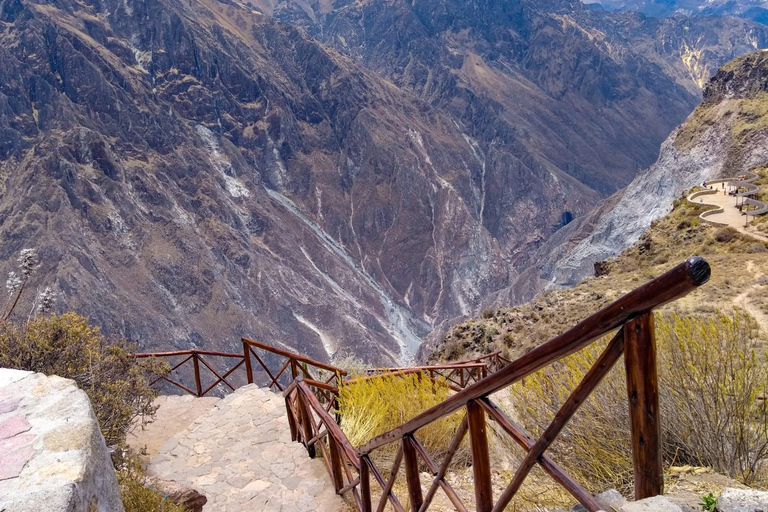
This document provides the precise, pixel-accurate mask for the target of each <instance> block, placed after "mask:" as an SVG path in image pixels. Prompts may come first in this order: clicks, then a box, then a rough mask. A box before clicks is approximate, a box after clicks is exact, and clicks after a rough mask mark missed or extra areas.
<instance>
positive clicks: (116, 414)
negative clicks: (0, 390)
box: [0, 313, 167, 445]
mask: <svg viewBox="0 0 768 512" xmlns="http://www.w3.org/2000/svg"><path fill="white" fill-rule="evenodd" d="M134 348H135V347H133V346H132V345H130V344H129V343H127V342H125V341H121V340H115V341H108V340H107V339H106V338H104V336H102V335H101V333H100V332H99V329H98V328H97V327H92V326H90V325H88V321H87V320H86V319H85V318H83V317H81V316H79V315H77V314H75V313H65V314H63V315H51V316H41V317H38V318H35V319H32V320H30V321H29V322H23V323H12V322H3V323H0V366H2V367H6V368H16V369H19V370H29V371H36V372H41V373H44V374H46V375H59V376H61V377H67V378H70V379H73V380H74V381H75V382H77V385H78V386H79V387H80V388H81V389H83V390H84V391H85V392H86V393H87V394H88V397H89V398H90V399H91V404H92V405H93V409H94V412H95V413H96V417H97V418H98V419H99V425H100V426H101V431H102V434H104V439H105V440H106V442H107V444H108V445H110V444H120V443H122V442H123V440H124V439H125V435H126V432H127V431H128V428H129V426H130V424H131V422H132V421H133V419H134V418H135V417H136V416H137V415H142V416H144V417H149V416H150V415H151V414H152V413H153V412H154V408H153V407H152V400H153V399H154V397H155V396H156V395H157V392H156V391H155V390H153V389H151V388H150V387H149V385H148V383H147V380H146V378H145V372H147V371H149V370H151V371H152V372H160V374H162V373H163V372H164V371H167V368H165V367H164V365H162V364H160V363H159V362H157V361H151V360H143V361H140V360H137V359H135V358H134V357H133V356H132V355H131V354H132V352H133V350H134Z"/></svg>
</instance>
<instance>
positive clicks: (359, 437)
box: [339, 374, 466, 468]
mask: <svg viewBox="0 0 768 512" xmlns="http://www.w3.org/2000/svg"><path fill="white" fill-rule="evenodd" d="M450 392H451V390H450V388H449V387H448V385H447V383H446V382H445V381H443V380H440V379H438V380H436V381H435V382H433V381H432V380H430V379H429V378H428V377H426V376H424V375H422V374H408V375H381V376H375V377H363V378H359V379H358V380H352V381H350V382H347V383H346V384H344V385H343V386H342V387H341V388H340V389H339V413H340V415H341V428H342V430H343V431H344V433H345V434H346V435H347V437H348V438H349V441H350V442H351V443H352V445H354V446H359V445H361V444H363V443H365V442H367V441H369V440H370V439H372V438H373V437H375V436H377V435H379V434H382V433H384V432H386V431H388V430H390V429H392V428H395V427H397V426H399V425H401V424H402V423H404V422H406V421H408V420H409V419H411V418H413V417H414V416H416V415H417V414H419V413H421V412H423V411H425V410H426V409H428V408H429V407H431V406H433V405H436V404H438V403H440V402H442V401H443V400H445V399H446V398H448V396H449V395H450ZM460 423H461V415H460V413H456V414H453V415H451V416H449V417H447V418H444V419H442V420H439V421H437V422H434V423H432V424H430V425H428V426H426V427H425V428H423V429H421V430H419V431H418V432H417V433H416V437H417V438H418V440H419V441H420V442H421V443H422V445H424V447H425V448H426V450H427V452H429V454H430V455H432V456H435V457H437V458H438V459H441V458H442V456H443V454H444V453H445V451H446V450H447V448H448V445H449V444H450V442H451V440H452V439H453V436H454V434H455V433H456V431H457V429H458V427H459V424H460ZM396 449H397V446H396V445H391V446H389V447H385V448H382V449H380V450H377V451H376V452H374V454H373V455H374V459H375V460H376V462H377V463H381V464H382V465H383V466H384V467H387V468H388V467H389V466H390V465H391V462H392V459H393V458H394V455H395V450H396ZM462 458H463V460H466V456H465V455H461V454H457V456H456V458H455V459H454V460H455V461H459V460H462Z"/></svg>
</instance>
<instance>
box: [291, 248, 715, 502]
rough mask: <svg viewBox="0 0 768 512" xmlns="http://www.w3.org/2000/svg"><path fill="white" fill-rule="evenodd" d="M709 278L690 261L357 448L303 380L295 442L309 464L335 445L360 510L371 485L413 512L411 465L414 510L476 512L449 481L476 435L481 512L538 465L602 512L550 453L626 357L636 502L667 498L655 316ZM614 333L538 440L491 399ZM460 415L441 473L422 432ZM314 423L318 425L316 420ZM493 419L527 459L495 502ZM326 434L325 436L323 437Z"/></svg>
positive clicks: (294, 388) (335, 462)
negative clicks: (463, 447) (400, 491)
mask: <svg viewBox="0 0 768 512" xmlns="http://www.w3.org/2000/svg"><path fill="white" fill-rule="evenodd" d="M709 276H710V268H709V264H708V263H707V262H706V261H705V260H703V259H702V258H699V257H693V258H690V259H688V260H687V261H685V262H683V263H681V264H680V265H678V266H676V267H674V268H673V269H671V270H670V271H669V272H667V273H665V274H663V275H662V276H659V277H657V278H656V279H653V280H652V281H650V282H648V283H646V284H645V285H643V286H641V287H640V288H637V289H636V290H634V291H632V292H630V293H629V294H627V295H625V296H624V297H622V298H620V299H619V300H617V301H616V302H614V303H612V304H610V305H608V306H607V307H605V308H603V309H602V310H600V311H598V312H596V313H595V314H593V315H591V316H590V317H588V318H587V319H585V320H583V321H582V322H580V323H578V324H577V325H576V326H574V327H573V328H571V329H570V330H568V331H566V332H565V333H563V334H561V335H560V336H557V337H555V338H553V339H552V340H550V341H548V342H547V343H545V344H543V345H541V346H539V347H538V348H536V349H534V350H532V351H530V352H528V353H527V354H525V355H523V356H522V357H520V358H518V359H517V360H515V361H511V362H508V363H506V365H505V366H504V367H503V368H501V369H499V370H498V371H496V372H494V373H491V374H489V375H488V376H487V377H485V378H483V379H481V380H479V381H478V382H475V383H473V384H471V385H469V386H468V387H466V388H464V389H462V390H461V391H458V392H457V393H456V394H454V395H453V396H451V397H449V398H448V399H446V400H445V401H443V402H441V403H440V404H437V405H436V406H434V407H431V408H430V409H427V410H426V411H424V412H423V413H421V414H419V415H418V416H416V417H415V418H413V419H411V420H410V421H407V422H406V423H404V424H402V425H400V426H399V427H397V428H395V429H393V430H391V431H389V432H386V433H384V434H381V435H379V436H377V437H375V438H374V439H372V440H370V441H369V442H368V443H366V444H365V445H363V446H361V447H359V448H358V449H357V450H354V449H353V448H352V447H351V446H350V443H349V441H348V439H347V438H346V436H345V435H344V433H343V432H342V430H341V429H340V428H339V427H338V425H336V424H335V423H334V422H333V419H332V418H331V417H330V415H329V414H328V413H327V412H324V409H323V408H322V407H320V406H319V403H317V402H315V399H316V397H315V396H314V394H313V392H312V391H311V389H310V386H309V384H308V383H307V382H305V381H304V380H303V379H302V378H301V377H298V378H297V379H296V380H295V381H294V382H293V383H292V384H291V385H290V386H289V387H288V388H287V389H286V392H285V397H286V408H287V412H288V416H289V418H292V420H291V421H292V422H293V423H292V427H291V432H292V434H293V435H294V439H295V440H297V441H300V442H302V443H303V444H304V445H305V446H307V449H308V450H309V453H310V456H314V455H315V450H314V445H315V444H317V443H318V441H319V440H320V439H323V440H327V444H328V450H325V443H326V441H323V444H321V445H320V446H321V450H323V454H324V458H325V460H326V464H327V467H328V469H329V474H330V475H331V477H332V478H333V481H334V485H335V486H336V489H337V492H338V493H339V494H344V493H347V492H350V491H351V492H352V493H353V495H354V499H355V504H356V505H357V509H358V510H359V511H360V512H372V511H373V510H374V508H373V505H374V504H373V502H372V492H371V485H372V480H373V482H375V483H376V484H378V485H379V486H380V487H381V495H380V499H379V501H378V504H377V506H376V509H375V510H376V511H377V512H382V511H383V510H384V508H385V507H386V505H387V504H389V505H391V506H392V507H393V508H394V510H395V511H397V512H405V511H406V508H405V507H404V506H403V505H402V503H403V501H401V499H400V498H398V497H397V496H396V495H395V493H394V492H393V489H394V481H395V478H396V476H397V474H398V472H399V471H400V468H401V466H404V467H405V469H404V471H405V482H406V484H407V500H408V501H407V503H409V508H410V511H412V512H416V511H419V512H423V511H426V510H427V509H428V508H429V506H430V504H431V503H432V500H433V499H434V496H435V494H436V492H437V491H438V490H442V491H443V492H444V493H445V495H446V496H447V497H448V499H449V500H450V501H451V502H452V503H453V505H454V506H455V507H456V509H457V510H459V511H467V510H469V508H468V507H467V506H466V505H465V504H464V503H463V501H462V499H461V498H460V496H459V494H458V493H457V492H456V490H455V489H453V488H452V487H451V485H450V484H449V482H448V481H446V479H445V474H446V471H447V469H448V467H449V465H450V463H451V460H452V458H453V457H454V455H455V454H456V452H457V450H458V447H459V445H460V444H461V442H462V440H463V439H464V438H465V437H466V436H469V444H470V448H471V454H472V471H473V482H474V490H475V493H474V494H475V503H474V505H475V510H476V511H477V512H500V511H502V510H504V508H505V507H506V506H507V505H508V504H509V502H510V500H511V499H512V498H513V497H514V495H515V493H516V492H517V491H518V489H519V488H520V486H521V485H522V484H523V482H524V481H525V479H526V477H527V476H528V474H529V473H530V471H531V469H532V468H533V466H534V465H536V464H538V465H539V466H540V467H541V468H542V469H543V470H544V471H545V472H546V473H548V474H549V475H550V476H551V477H552V478H553V479H554V480H555V481H556V482H558V483H559V484H560V485H561V486H562V487H563V488H565V489H566V490H567V491H568V492H570V493H571V494H572V495H573V496H574V498H576V500H577V501H579V502H580V503H581V504H582V505H583V506H584V507H585V508H586V509H587V510H589V511H590V512H596V511H597V510H599V509H600V505H599V504H598V503H597V501H596V500H595V499H594V497H592V495H591V494H590V493H589V492H588V491H587V490H586V489H584V487H582V486H581V485H580V484H579V483H578V482H577V481H576V480H575V479H574V478H573V477H571V476H570V475H569V474H568V473H567V472H566V471H565V470H564V469H563V468H562V467H560V466H559V465H558V464H557V463H556V462H554V461H553V460H551V459H550V458H549V456H547V455H546V450H547V448H548V447H549V446H550V445H551V444H552V442H553V441H554V440H555V439H556V438H557V436H558V434H559V433H560V432H562V429H563V428H564V427H565V425H566V424H567V422H568V420H569V419H570V418H571V417H572V416H573V414H574V413H575V412H576V411H577V410H578V409H579V407H580V405H581V404H583V403H584V401H585V400H586V399H587V397H588V396H589V395H590V393H591V392H592V391H593V390H594V389H595V388H596V387H597V385H598V384H599V383H600V381H601V380H602V379H603V378H604V377H605V375H607V374H608V372H609V371H610V370H611V368H612V367H613V366H614V365H615V364H616V362H617V361H618V359H619V358H620V357H621V355H622V354H623V355H624V364H625V367H626V370H627V396H628V399H629V409H630V419H631V433H630V435H631V440H632V453H633V465H634V473H635V498H636V499H642V498H646V497H649V496H654V495H658V494H662V492H663V479H662V476H663V475H662V459H661V439H660V431H661V430H660V420H659V414H658V413H659V398H658V380H657V375H656V348H655V339H654V329H653V310H654V309H655V308H657V307H659V306H661V305H663V304H665V303H667V302H670V301H672V300H676V299H678V298H680V297H682V296H684V295H685V294H687V293H688V292H690V291H691V290H693V289H694V288H696V287H697V286H700V285H702V284H704V283H705V282H706V281H708V280H709ZM614 331H616V332H615V334H614V335H613V337H612V339H611V341H610V342H609V343H608V346H607V347H606V349H605V350H604V351H603V353H602V354H601V355H600V357H599V358H598V359H597V360H596V361H595V363H594V365H593V366H592V368H591V369H590V370H589V371H588V372H587V373H586V375H585V376H584V378H583V380H582V381H581V383H579V384H578V386H577V387H576V388H575V389H574V390H573V391H572V393H571V395H570V396H569V398H568V399H567V400H566V402H565V403H564V404H563V406H562V407H561V409H560V411H559V412H558V413H557V414H556V415H555V418H554V419H553V420H552V423H551V424H550V425H549V426H548V427H547V429H546V430H545V431H544V434H543V435H542V436H541V437H540V438H539V439H533V438H531V437H530V436H529V435H528V434H526V433H525V432H524V431H523V429H521V428H520V427H519V426H517V425H516V424H515V423H514V422H513V421H512V420H511V419H510V418H509V417H508V416H507V415H506V414H505V413H504V412H503V411H502V410H501V409H500V408H499V407H498V406H497V405H496V404H494V403H493V401H492V400H491V399H490V398H489V395H491V394H492V393H495V392H497V391H499V390H501V389H503V388H506V387H508V386H510V385H511V384H513V383H515V382H517V381H519V380H521V379H522V378H524V377H526V376H528V375H530V374H532V373H534V372H536V371H538V370H540V369H541V368H543V367H545V366H547V365H549V364H552V363H554V362H556V361H558V360H560V359H562V358H563V357H565V356H567V355H569V354H572V353H574V352H576V351H578V350H581V349H583V348H584V347H586V346H587V345H589V344H590V343H592V342H593V341H595V340H597V339H598V338H601V337H602V336H604V335H606V334H609V333H611V332H614ZM403 370H404V369H403ZM302 411H303V412H302ZM457 411H463V420H462V422H461V424H460V426H459V428H458V429H457V431H456V433H455V435H454V437H453V439H452V441H451V443H450V446H449V448H448V452H447V455H446V456H445V458H444V460H443V462H442V463H441V464H440V466H438V465H437V464H435V462H434V460H433V459H432V458H431V456H430V455H429V454H428V453H427V451H426V449H425V448H424V446H423V445H422V444H421V443H420V442H419V440H418V431H419V429H421V428H423V427H425V426H426V425H428V424H430V423H432V422H435V421H437V420H440V419H442V418H445V417H446V416H448V415H450V414H453V413H456V412H457ZM315 417H317V418H319V419H318V420H316V419H315ZM488 419H490V420H491V421H493V422H495V423H496V424H497V425H498V426H499V427H500V429H501V431H502V432H503V433H505V434H506V435H508V436H510V437H511V438H512V440H514V441H515V442H516V443H518V444H520V445H521V446H522V447H523V449H524V450H525V451H526V452H527V454H526V456H525V458H524V459H523V462H522V463H521V464H520V466H519V467H518V468H517V471H516V472H515V474H514V475H513V476H512V478H511V480H510V482H509V484H508V485H507V487H506V488H505V489H504V490H503V491H502V492H501V494H500V495H499V496H498V497H497V498H495V499H494V493H493V488H492V485H491V474H492V472H491V463H490V457H489V450H488V427H487V420H488ZM321 427H322V430H320V429H321ZM387 445H395V446H396V447H397V455H396V457H395V460H394V463H393V466H392V468H391V469H390V471H389V478H385V477H384V474H383V472H382V471H381V470H380V469H379V468H378V467H377V464H376V463H375V462H374V457H373V454H374V452H375V451H376V450H379V449H381V448H383V447H385V446H387ZM339 465H341V469H339V467H338V466H339ZM420 466H426V467H427V468H428V469H429V471H430V472H431V473H432V475H433V480H432V483H431V484H430V485H429V486H428V488H427V492H426V494H425V493H424V489H423V488H422V485H421V480H420V478H419V467H420ZM342 470H343V471H342ZM344 475H346V479H345V478H344ZM358 488H359V490H358Z"/></svg>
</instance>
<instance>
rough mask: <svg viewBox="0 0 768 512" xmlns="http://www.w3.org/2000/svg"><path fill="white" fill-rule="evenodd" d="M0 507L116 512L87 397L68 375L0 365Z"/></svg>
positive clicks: (119, 509) (112, 482) (8, 510)
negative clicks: (58, 375) (46, 374)
mask: <svg viewBox="0 0 768 512" xmlns="http://www.w3.org/2000/svg"><path fill="white" fill-rule="evenodd" d="M0 510H2V511H3V512H32V511H34V512H40V511H43V510H45V511H47V512H59V511H61V512H65V511H66V512H124V509H123V504H122V500H121V498H120V490H119V488H118V485H117V478H116V477H115V471H114V468H113V467H112V461H111V460H110V457H109V453H108V451H107V447H106V445H105V444H104V438H103V437H102V435H101V431H100V430H99V424H98V422H97V420H96V417H95V416H94V414H93V410H92V409H91V403H90V401H89V400H88V396H87V395H86V394H85V392H83V391H81V390H80V389H78V388H77V386H76V385H75V383H74V381H72V380H69V379H63V378H61V377H46V376H45V375H42V374H40V373H33V372H24V371H19V370H8V369H0Z"/></svg>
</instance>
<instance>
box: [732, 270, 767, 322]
mask: <svg viewBox="0 0 768 512" xmlns="http://www.w3.org/2000/svg"><path fill="white" fill-rule="evenodd" d="M747 272H750V273H752V274H753V275H754V276H755V282H753V283H752V284H751V285H750V286H749V287H747V289H746V290H744V291H743V292H741V293H740V294H738V295H737V296H736V297H734V298H733V304H734V305H735V306H738V307H740V308H741V309H743V310H744V311H746V312H747V313H749V314H750V315H751V316H752V318H754V319H755V321H756V322H757V324H758V325H759V326H760V329H762V331H763V332H765V333H768V315H766V314H765V312H763V310H762V309H761V308H760V307H759V306H757V305H756V304H754V303H753V302H752V301H751V300H750V297H749V294H750V293H752V292H753V291H755V290H757V289H758V288H762V286H763V285H761V284H759V283H758V282H757V280H758V279H759V278H761V277H763V276H764V274H763V273H762V272H760V271H758V270H757V269H756V268H755V262H754V261H752V260H749V261H747Z"/></svg>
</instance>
